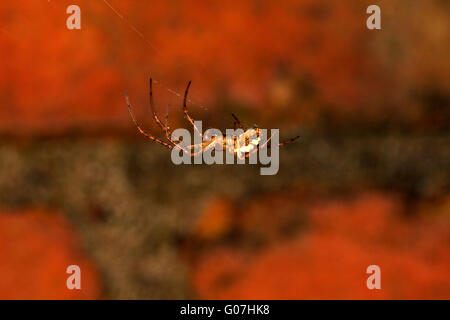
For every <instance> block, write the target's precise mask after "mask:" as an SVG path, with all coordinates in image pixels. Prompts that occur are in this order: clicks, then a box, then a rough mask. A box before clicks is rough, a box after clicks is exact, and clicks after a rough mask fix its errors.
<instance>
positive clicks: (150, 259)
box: [0, 0, 450, 299]
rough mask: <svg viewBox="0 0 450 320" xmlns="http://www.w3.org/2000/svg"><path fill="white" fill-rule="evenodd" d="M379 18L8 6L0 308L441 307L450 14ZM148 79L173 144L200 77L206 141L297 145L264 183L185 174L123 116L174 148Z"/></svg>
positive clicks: (317, 10)
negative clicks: (73, 284) (75, 284)
mask: <svg viewBox="0 0 450 320" xmlns="http://www.w3.org/2000/svg"><path fill="white" fill-rule="evenodd" d="M71 4H76V5H78V6H79V7H80V8H81V30H68V29H67V28H66V19H67V17H68V16H69V15H68V14H67V13H66V9H67V7H68V6H69V5H71ZM371 4H374V3H372V2H370V1H345V2H344V1H338V0H331V1H330V0H328V1H325V0H323V1H322V0H320V1H317V0H295V1H294V0H282V1H277V2H273V1H272V2H271V1H268V0H251V1H241V2H236V1H220V2H210V1H192V0H191V1H145V2H144V1H138V0H134V1H128V2H126V3H125V2H123V1H118V0H107V1H106V0H95V1H91V0H90V1H87V0H77V1H65V0H49V1H47V0H35V1H29V0H16V1H11V0H8V1H2V2H1V3H0V103H1V107H0V277H1V278H0V298H4V299H16V298H30V299H45V298H56V299H66V298H69V299H71V298H73V299H77V298H79V299H98V298H107V299H115V298H121V299H129V298H138V299H140V298H159V299H168V298H169V299H170V298H201V299H216V298H217V299H228V298H233V299H257V298H262V299H311V298H312V299H315V298H319V299H355V298H357V299H432V298H439V299H449V298H450V250H449V249H450V233H449V231H450V219H449V218H450V184H449V181H450V168H449V166H448V163H450V150H449V149H450V148H449V147H448V146H449V142H450V134H449V123H450V108H449V97H450V82H449V79H450V62H449V59H448V58H447V56H448V51H449V44H450V41H449V40H450V39H449V37H450V28H449V25H448V21H449V19H448V14H447V12H449V10H448V9H449V5H448V4H447V3H446V2H443V1H438V0H432V1H425V0H414V1H411V2H409V3H408V4H406V3H404V2H403V1H399V0H395V1H389V2H386V1H378V2H377V4H378V5H379V6H380V8H381V21H382V22H381V23H382V29H381V30H368V29H367V28H366V19H367V17H368V15H367V14H366V8H367V7H368V6H369V5H371ZM149 77H153V79H154V80H155V82H156V83H155V86H154V94H155V102H156V105H157V112H158V113H159V114H160V115H161V116H163V115H164V114H165V112H166V108H167V105H170V116H169V121H170V125H171V127H172V128H177V127H187V123H186V122H185V121H184V119H183V118H182V113H181V103H182V98H181V97H180V95H179V94H181V93H182V92H183V91H184V88H185V86H186V84H187V82H188V81H189V80H192V82H193V84H192V88H191V91H190V95H191V96H190V97H191V99H192V102H191V105H190V109H191V111H192V115H193V116H194V118H196V119H200V120H203V121H204V122H205V124H204V127H207V126H210V127H217V128H221V129H224V128H228V127H230V126H231V124H232V118H231V116H230V114H231V113H232V112H233V113H235V114H237V115H238V116H239V117H240V118H242V119H241V120H242V121H243V123H244V124H247V125H253V123H257V124H259V125H260V127H267V128H280V132H281V139H283V138H289V137H291V136H294V135H297V134H300V135H301V139H300V140H299V141H297V142H296V143H295V144H291V145H289V146H286V147H283V148H282V149H280V157H281V164H280V172H279V173H278V174H277V175H276V176H273V177H264V176H260V175H259V171H258V168H255V166H206V165H203V166H175V165H173V164H172V163H171V161H170V158H169V153H168V152H167V150H165V149H163V148H162V147H161V146H159V145H156V144H152V143H150V142H147V141H146V140H145V139H144V138H143V137H142V136H140V135H139V134H138V133H137V132H136V129H135V127H134V126H133V124H132V122H131V120H130V118H129V115H128V113H127V110H126V106H125V101H124V93H125V91H127V92H128V93H129V95H130V99H131V101H132V103H133V106H134V108H135V112H136V114H137V117H138V118H139V119H140V121H141V122H142V123H143V124H144V125H145V126H146V127H147V128H148V130H149V131H151V132H153V133H155V134H157V135H158V134H159V135H160V136H163V135H162V134H161V133H159V132H158V127H157V126H156V125H155V124H154V123H153V122H152V121H151V120H152V119H151V116H150V112H149V110H148V88H147V85H148V78H149ZM70 264H78V265H79V266H80V267H81V270H82V279H83V280H82V282H83V286H82V290H80V291H76V290H75V291H71V290H68V289H67V288H66V287H65V280H66V277H67V276H68V275H67V274H66V273H65V270H66V268H67V266H68V265H70ZM371 264H376V265H379V266H380V267H381V271H382V289H381V290H369V289H367V287H366V279H367V277H368V275H367V274H366V268H367V266H369V265H371Z"/></svg>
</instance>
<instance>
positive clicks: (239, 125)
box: [231, 113, 245, 131]
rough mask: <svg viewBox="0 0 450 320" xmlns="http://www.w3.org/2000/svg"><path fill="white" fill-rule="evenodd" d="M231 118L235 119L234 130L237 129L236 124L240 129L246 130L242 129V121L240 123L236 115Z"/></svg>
mask: <svg viewBox="0 0 450 320" xmlns="http://www.w3.org/2000/svg"><path fill="white" fill-rule="evenodd" d="M231 116H232V117H233V119H234V121H235V122H234V129H236V124H237V125H238V128H239V129H242V130H244V128H243V127H242V123H241V121H239V119H238V118H237V117H236V116H235V115H234V113H232V114H231ZM244 131H245V130H244Z"/></svg>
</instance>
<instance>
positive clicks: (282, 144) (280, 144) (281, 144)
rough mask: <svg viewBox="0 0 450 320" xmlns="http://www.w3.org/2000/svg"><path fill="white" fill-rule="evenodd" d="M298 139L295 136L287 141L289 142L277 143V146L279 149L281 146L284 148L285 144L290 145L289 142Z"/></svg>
mask: <svg viewBox="0 0 450 320" xmlns="http://www.w3.org/2000/svg"><path fill="white" fill-rule="evenodd" d="M298 138H300V136H296V137H294V138H291V139H289V140H286V141H283V142H281V143H279V144H278V145H279V146H280V147H281V146H284V145H285V144H289V143H291V142H294V141H295V140H297V139H298Z"/></svg>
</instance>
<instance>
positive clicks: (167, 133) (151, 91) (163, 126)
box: [149, 78, 176, 145]
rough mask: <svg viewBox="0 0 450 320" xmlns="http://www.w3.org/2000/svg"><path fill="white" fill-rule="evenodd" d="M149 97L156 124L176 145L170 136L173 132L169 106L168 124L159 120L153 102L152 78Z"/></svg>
mask: <svg viewBox="0 0 450 320" xmlns="http://www.w3.org/2000/svg"><path fill="white" fill-rule="evenodd" d="M149 98H150V110H151V112H152V114H153V118H154V119H155V122H156V124H157V125H158V126H159V127H160V128H161V130H162V131H164V133H165V134H166V139H167V140H169V141H170V142H171V143H172V144H173V145H176V143H175V142H174V141H173V140H172V139H171V138H170V136H171V134H172V132H171V131H170V128H169V126H168V120H169V107H167V114H166V119H165V120H166V124H165V125H163V123H162V122H161V120H159V118H158V115H157V114H156V111H155V108H154V104H153V80H152V78H150V80H149Z"/></svg>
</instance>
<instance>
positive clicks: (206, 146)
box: [125, 78, 300, 159]
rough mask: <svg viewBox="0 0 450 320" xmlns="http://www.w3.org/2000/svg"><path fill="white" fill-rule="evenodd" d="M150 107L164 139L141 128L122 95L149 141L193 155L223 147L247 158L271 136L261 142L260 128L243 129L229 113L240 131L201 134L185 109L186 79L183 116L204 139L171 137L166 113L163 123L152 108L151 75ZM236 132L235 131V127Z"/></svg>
mask: <svg viewBox="0 0 450 320" xmlns="http://www.w3.org/2000/svg"><path fill="white" fill-rule="evenodd" d="M149 85H150V109H151V111H152V113H153V118H154V120H155V122H156V124H157V125H158V126H159V127H160V128H161V129H162V130H163V132H164V133H165V135H166V139H167V141H168V142H166V141H162V140H161V139H159V138H156V137H155V136H153V135H151V134H149V133H147V132H145V131H144V130H143V129H142V128H141V127H140V125H139V123H138V122H137V120H136V118H135V116H134V114H133V111H132V107H131V103H130V101H129V98H128V94H126V95H125V100H126V103H127V106H128V111H129V112H130V115H131V118H132V120H133V122H134V124H135V125H136V127H137V128H138V130H139V132H140V133H141V134H143V135H144V136H146V137H147V138H148V139H150V140H151V141H154V142H156V143H159V144H161V145H163V146H164V147H166V148H168V149H174V148H177V149H180V150H182V151H183V152H185V153H187V154H189V155H190V156H192V157H193V156H196V155H197V154H200V153H203V152H205V151H207V150H212V149H213V148H214V149H215V150H223V151H227V152H230V153H232V154H234V155H236V156H237V157H238V158H240V159H243V158H247V157H248V156H249V155H250V154H251V153H254V152H257V151H258V150H259V149H261V148H264V147H266V146H267V148H270V144H269V141H270V139H271V138H269V139H267V140H266V141H264V142H263V143H261V136H260V129H259V128H258V127H254V128H249V129H246V130H244V128H243V126H242V124H241V122H240V121H239V119H238V118H237V117H236V116H235V115H234V114H232V117H233V118H234V120H235V121H234V130H235V132H236V128H239V129H240V132H242V133H240V134H234V135H213V136H212V137H207V136H204V135H203V134H202V133H201V132H200V130H199V129H198V128H197V126H196V125H195V123H194V120H193V119H192V118H191V116H190V115H189V113H188V111H187V95H188V92H189V87H190V85H191V82H190V81H189V83H188V85H187V87H186V90H185V92H184V99H183V112H184V114H185V117H186V119H187V120H188V121H189V122H190V123H191V125H192V127H193V128H194V131H195V133H196V134H198V135H199V136H200V137H201V138H202V139H203V140H204V141H203V142H201V143H199V144H192V145H188V146H183V144H182V143H181V142H180V141H175V140H173V139H172V138H171V134H172V131H171V130H170V128H169V126H168V114H167V115H166V118H165V124H163V123H162V122H161V120H160V119H159V118H158V116H157V114H156V112H155V110H154V108H153V88H152V79H151V78H150V82H149ZM237 132H239V131H237ZM299 137H300V136H296V137H294V138H292V139H289V140H287V141H284V142H281V143H279V144H278V145H279V146H283V145H285V144H288V143H291V142H293V141H295V140H297V139H298V138H299Z"/></svg>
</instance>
